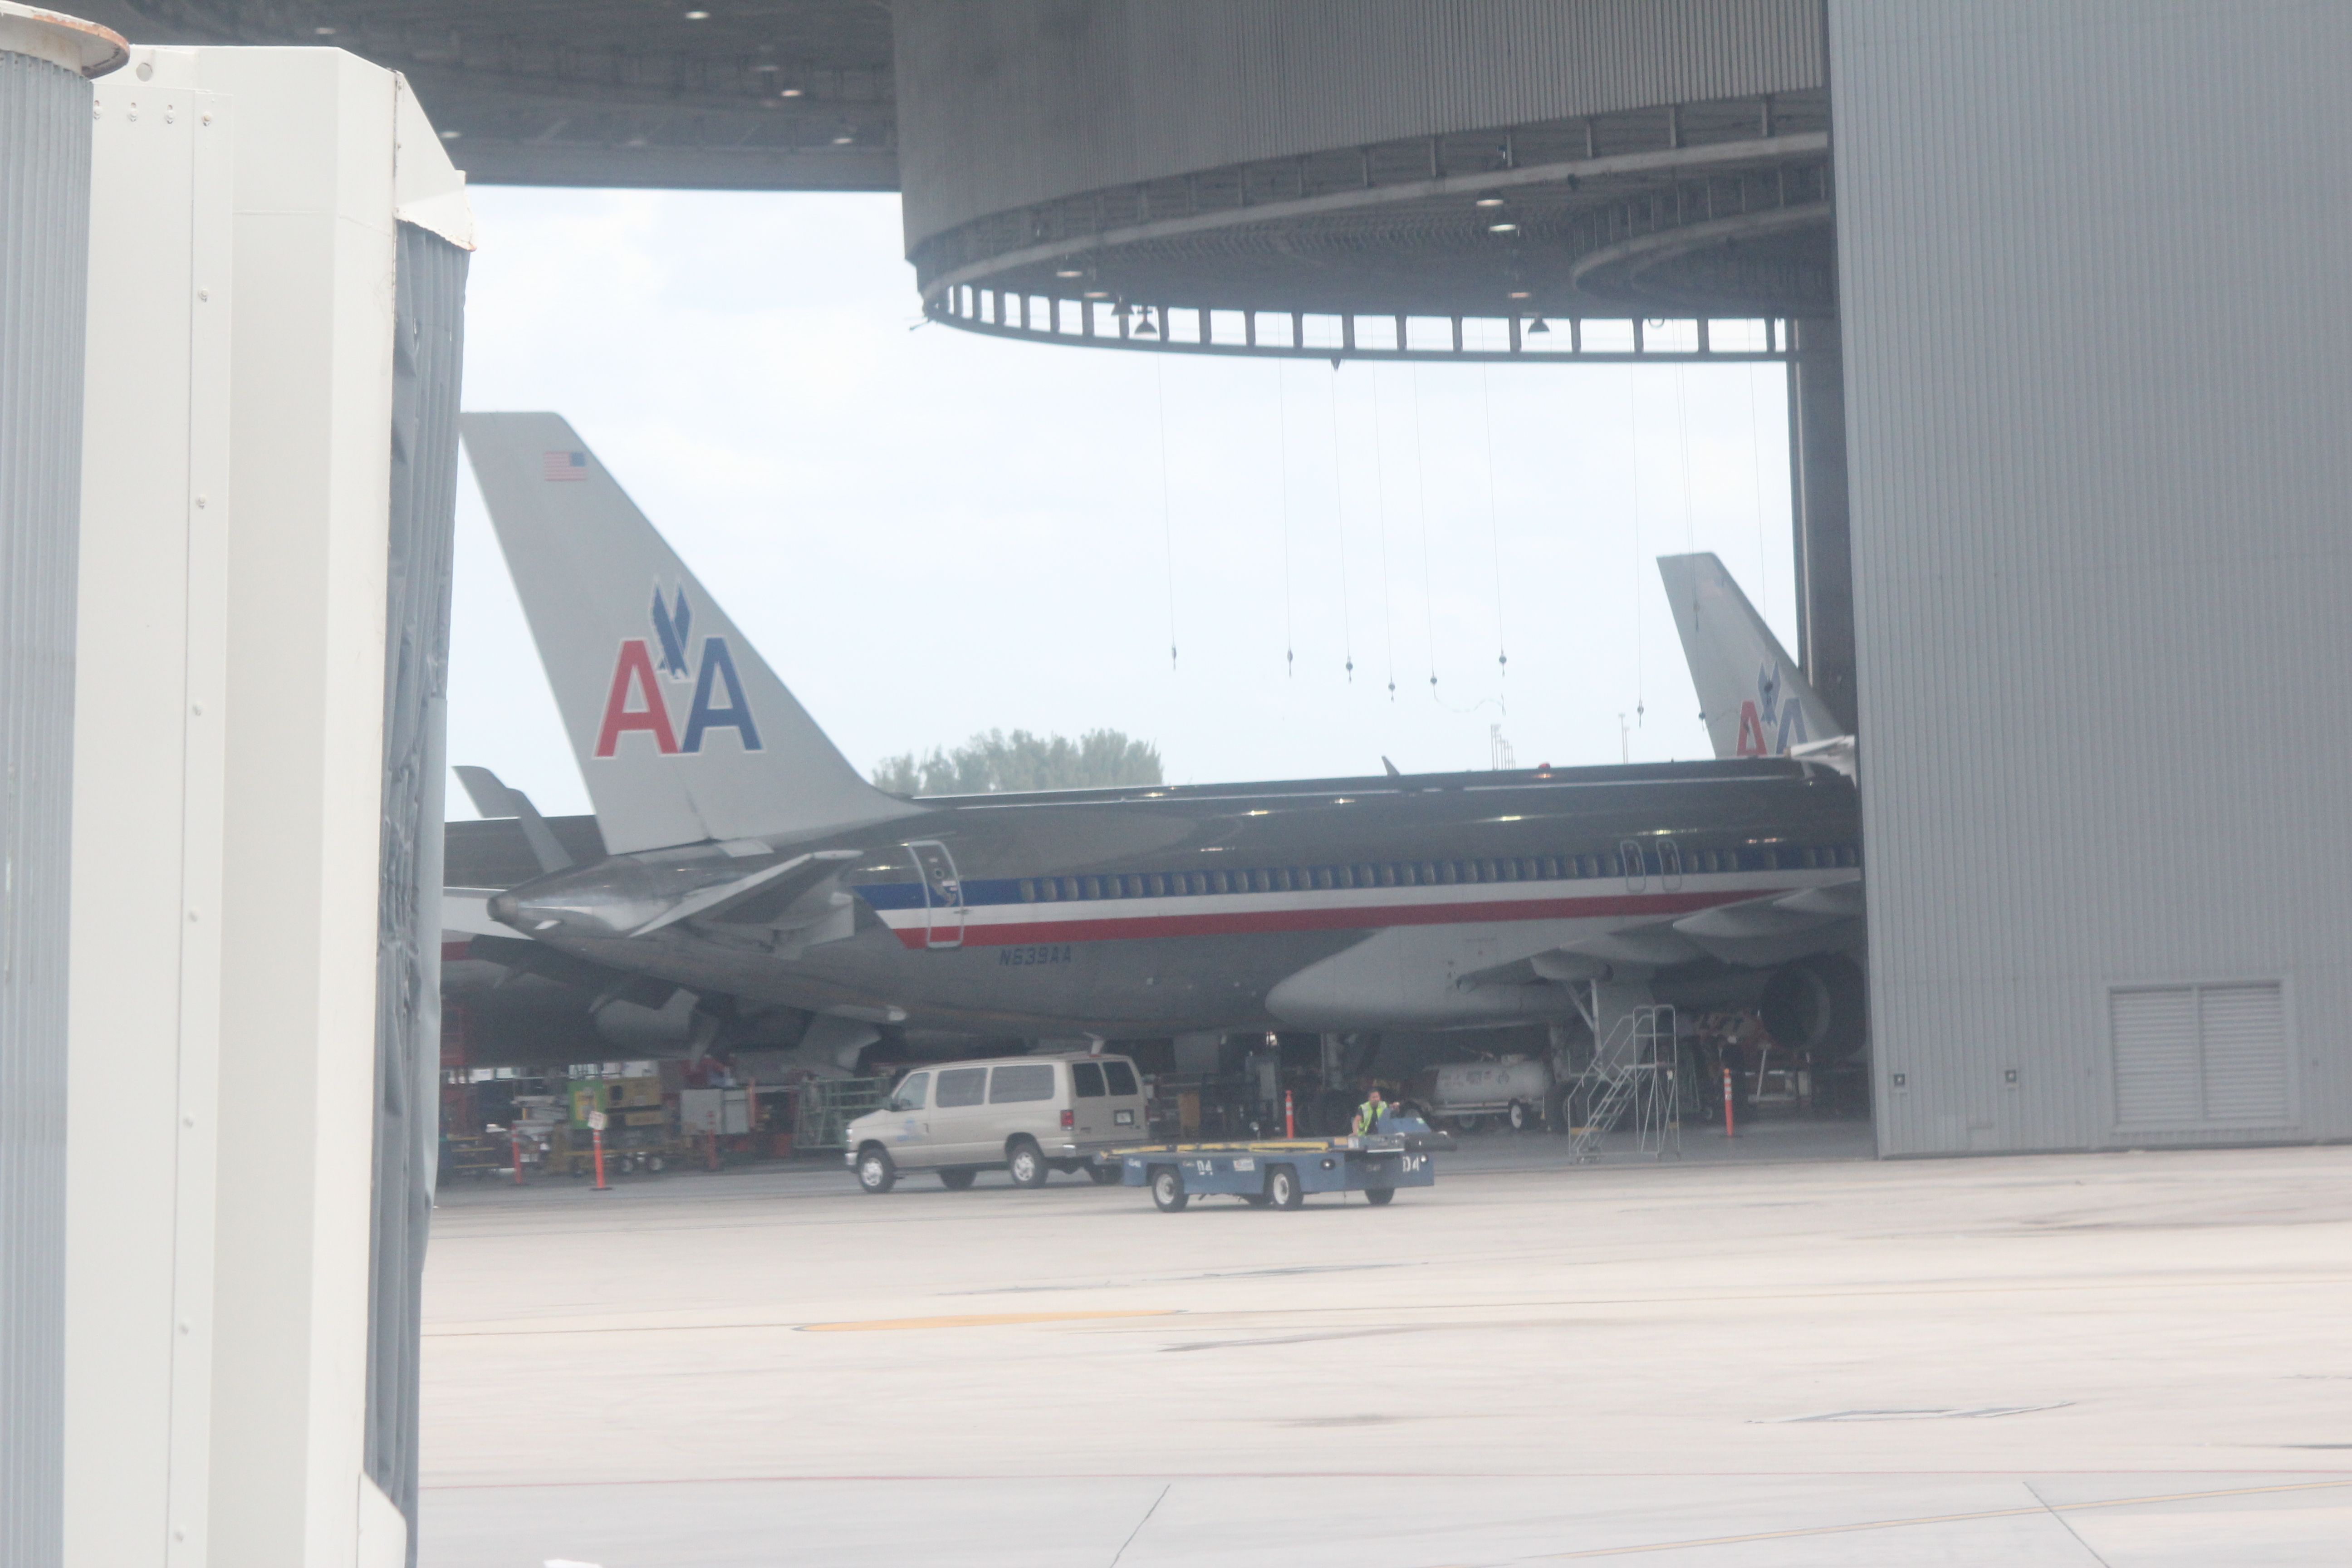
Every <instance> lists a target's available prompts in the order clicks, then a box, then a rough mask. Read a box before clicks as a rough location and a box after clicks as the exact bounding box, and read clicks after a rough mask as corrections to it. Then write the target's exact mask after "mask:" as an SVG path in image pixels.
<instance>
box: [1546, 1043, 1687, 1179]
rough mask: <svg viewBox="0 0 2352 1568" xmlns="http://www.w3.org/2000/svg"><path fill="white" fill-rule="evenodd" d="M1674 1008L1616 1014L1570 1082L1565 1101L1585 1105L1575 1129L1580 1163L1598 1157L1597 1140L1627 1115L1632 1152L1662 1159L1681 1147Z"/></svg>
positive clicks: (1680, 1105) (1680, 1150) (1681, 1123)
mask: <svg viewBox="0 0 2352 1568" xmlns="http://www.w3.org/2000/svg"><path fill="white" fill-rule="evenodd" d="M1579 1098H1581V1099H1582V1100H1583V1101H1584V1103H1585V1105H1586V1107H1587V1109H1586V1110H1585V1113H1584V1121H1583V1125H1581V1126H1580V1127H1578V1128H1577V1129H1576V1138H1575V1144H1574V1152H1575V1155H1576V1158H1577V1160H1578V1162H1579V1163H1583V1162H1586V1161H1591V1160H1595V1159H1598V1158H1599V1157H1600V1148H1601V1140H1602V1139H1604V1138H1606V1137H1608V1136H1609V1134H1610V1133H1612V1132H1613V1131H1616V1130H1617V1127H1618V1125H1619V1124H1620V1123H1621V1122H1623V1121H1626V1120H1627V1119H1628V1118H1629V1117H1630V1118H1631V1119H1632V1121H1633V1131H1634V1141H1633V1148H1634V1152H1636V1153H1643V1154H1647V1155H1649V1156H1650V1157H1651V1158H1653V1159H1663V1158H1664V1157H1665V1155H1666V1154H1667V1153H1668V1152H1673V1153H1675V1154H1677V1155H1679V1154H1680V1153H1681V1152H1682V1150H1683V1119H1682V1102H1681V1096H1680V1094H1679V1092H1678V1086H1677V1084H1676V1083H1675V1010H1674V1008H1673V1007H1672V1006H1668V1005H1659V1006H1655V1007H1636V1008H1634V1009H1633V1011H1632V1012H1630V1013H1628V1014H1626V1015H1625V1016H1623V1017H1622V1018H1620V1019H1618V1020H1617V1024H1616V1026H1615V1027H1613V1028H1612V1029H1611V1030H1610V1031H1609V1037H1608V1038H1607V1039H1606V1040H1604V1041H1602V1042H1601V1046H1600V1047H1599V1048H1598V1049H1596V1050H1595V1051H1594V1052H1593V1053H1592V1065H1591V1066H1590V1067H1588V1068H1585V1069H1584V1070H1583V1071H1582V1072H1581V1073H1579V1074H1578V1075H1577V1076H1576V1079H1574V1080H1573V1081H1572V1082H1571V1083H1570V1085H1569V1093H1568V1104H1570V1106H1573V1105H1574V1104H1575V1103H1576V1102H1577V1100H1579Z"/></svg>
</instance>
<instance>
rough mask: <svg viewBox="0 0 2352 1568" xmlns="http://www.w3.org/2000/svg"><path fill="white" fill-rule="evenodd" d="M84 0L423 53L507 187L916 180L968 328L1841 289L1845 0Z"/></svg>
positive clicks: (1227, 346) (1028, 330)
mask: <svg viewBox="0 0 2352 1568" xmlns="http://www.w3.org/2000/svg"><path fill="white" fill-rule="evenodd" d="M79 8H80V9H82V10H83V11H84V12H86V13H87V14H89V16H91V17H92V19H94V20H97V21H100V22H104V23H106V24H107V25H109V26H113V27H116V28H117V29H118V30H120V31H121V32H122V33H124V34H125V35H126V36H127V37H131V39H132V40H133V41H134V42H138V43H170V42H205V43H244V44H278V45H286V44H332V45H335V46H338V47H344V48H349V49H351V50H352V51H354V52H356V53H358V54H360V55H362V56H364V57H366V58H369V59H372V60H373V61H375V62H377V63H379V64H381V65H384V66H388V67H391V68H394V69H397V70H400V71H402V72H404V74H406V76H407V77H408V78H409V79H410V81H411V82H412V83H413V84H414V85H415V89H416V91H417V95H418V97H419V99H420V100H421V101H422V102H423V104H424V106H425V110H426V112H427V113H428V114H429V115H431V117H432V119H433V121H434V123H435V124H436V126H438V127H439V128H440V129H441V131H442V132H443V134H444V135H445V136H446V137H447V138H448V139H449V142H450V151H451V153H452V155H453V157H454V158H455V160H456V162H457V163H458V164H459V165H460V166H461V167H463V168H464V169H465V170H466V171H467V176H468V178H469V179H471V180H472V181H474V182H475V183H476V184H546V185H594V186H656V187H677V188H694V187H699V188H728V189H742V190H901V189H902V190H903V191H904V194H905V208H906V223H907V250H908V258H909V259H910V260H912V261H913V262H914V263H915V266H916V270H917V276H918V279H919V287H920V289H921V290H922V297H923V308H924V310H925V311H926V313H927V314H929V316H930V317H932V318H933V319H934V320H937V321H942V322H944V323H946V324H949V325H951V326H955V327H959V328H963V329H965V330H970V331H982V332H990V333H995V334H999V335H1003V336H1011V337H1026V338H1030V339H1034V340H1039V341H1049V342H1081V343H1092V344H1096V345H1109V346H1118V347H1129V348H1142V347H1152V348H1160V349H1176V350H1181V351H1185V352H1196V353H1316V354H1318V355H1321V354H1328V353H1342V354H1365V355H1380V354H1400V355H1404V354H1410V355H1413V356H1415V357H1418V356H1419V355H1421V354H1424V353H1425V354H1432V355H1440V356H1443V355H1446V354H1462V353H1465V351H1466V352H1467V353H1470V354H1472V355H1481V356H1492V357H1516V356H1517V355H1519V354H1521V353H1532V352H1535V351H1537V350H1538V349H1540V350H1543V351H1546V352H1549V353H1559V352H1563V351H1565V352H1568V353H1583V354H1585V355H1586V356H1587V357H1619V356H1621V355H1622V356H1632V355H1641V356H1643V357H1654V356H1655V355H1657V354H1659V353H1673V354H1697V355H1702V356H1713V357H1728V356H1729V355H1731V354H1734V353H1738V354H1741V355H1743V356H1745V357H1757V356H1760V357H1775V358H1777V357H1782V356H1783V355H1785V354H1786V353H1788V352H1789V349H1790V342H1791V341H1792V332H1791V330H1790V328H1789V326H1788V325H1787V323H1788V322H1789V321H1791V320H1795V319H1801V318H1809V317H1811V318H1817V317H1826V316H1830V315H1833V314H1834V313H1835V300H1836V286H1835V272H1834V266H1835V259H1834V258H1835V245H1834V238H1833V230H1832V206H1831V192H1830V186H1831V175H1830V152H1829V123H1828V121H1829V116H1828V103H1827V89H1826V79H1825V75H1824V71H1823V66H1822V40H1821V36H1820V12H1819V7H1818V4H1817V0H1187V3H1186V4H1184V5H1167V4H1161V3H1157V0H988V4H986V5H974V4H971V3H970V0H896V3H895V4H889V5H885V4H882V3H879V0H658V3H648V0H83V4H82V5H80V7H79ZM902 90H903V91H904V92H905V94H906V98H905V101H904V102H903V103H902V101H901V99H900V94H901V91H902ZM1709 318H1717V319H1720V318H1738V319H1744V320H1751V321H1752V320H1755V319H1759V318H1761V319H1769V320H1771V321H1773V322H1774V324H1773V325H1772V326H1771V327H1769V329H1767V331H1765V333H1764V335H1763V338H1762V340H1761V341H1760V342H1758V341H1755V334H1754V333H1753V332H1750V333H1749V334H1748V338H1747V339H1743V340H1742V341H1741V342H1740V343H1738V344H1734V343H1733V342H1731V341H1730V338H1729V336H1728V334H1727V333H1723V332H1717V333H1716V334H1715V335H1714V336H1713V337H1710V336H1709V335H1708V333H1707V331H1706V328H1705V327H1704V326H1699V325H1696V323H1699V322H1704V321H1706V320H1708V319H1709ZM1409 319H1411V320H1409ZM1662 319H1674V320H1675V321H1680V322H1682V323H1685V326H1684V329H1683V330H1681V331H1676V332H1662V331H1655V330H1652V331H1644V327H1643V323H1644V322H1645V321H1648V322H1653V323H1654V322H1656V321H1660V320H1662ZM1588 321H1591V322H1593V323H1595V324H1594V326H1593V328H1592V329H1591V330H1588V328H1587V322H1588ZM1552 323H1559V329H1557V330H1556V329H1555V328H1554V326H1553V325H1552ZM1449 325H1450V331H1449Z"/></svg>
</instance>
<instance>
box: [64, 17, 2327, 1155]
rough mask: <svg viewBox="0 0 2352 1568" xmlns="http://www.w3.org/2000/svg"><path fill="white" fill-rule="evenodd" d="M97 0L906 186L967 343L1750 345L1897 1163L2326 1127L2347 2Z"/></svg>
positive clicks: (504, 140)
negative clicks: (1786, 473)
mask: <svg viewBox="0 0 2352 1568" xmlns="http://www.w3.org/2000/svg"><path fill="white" fill-rule="evenodd" d="M88 9H89V10H90V11H91V12H92V13H93V14H94V15H95V16H96V18H97V19H98V20H100V21H104V22H107V23H109V24H110V25H113V26H118V27H120V28H121V29H122V30H123V31H125V32H126V33H128V34H129V35H131V37H134V38H137V39H146V40H154V41H164V40H165V39H167V38H186V39H190V40H200V41H206V42H247V43H265V42H267V43H284V42H296V41H299V42H306V43H311V42H331V43H334V44H337V45H340V46H342V47H348V48H352V49H353V50H356V51H358V52H360V53H362V54H364V55H366V56H368V57H369V58H373V59H374V60H376V61H377V62H378V63H381V64H384V65H389V66H392V67H394V68H398V69H400V70H402V71H404V73H406V74H407V75H408V77H409V78H410V79H411V80H412V81H413V82H414V83H415V87H416V89H417V91H418V93H419V95H420V98H421V100H423V101H424V103H425V107H426V108H427V110H429V111H430V112H431V114H432V116H433V118H434V121H435V122H436V125H438V126H439V127H441V128H442V130H443V132H444V134H445V136H446V137H448V138H449V145H450V149H451V151H452V153H453V155H454V156H455V158H456V161H457V163H460V164H462V165H464V166H466V167H467V169H468V170H469V172H470V175H471V178H472V179H473V180H474V181H475V182H476V183H498V182H509V183H529V184H596V185H610V184H635V185H673V186H706V187H730V188H761V189H803V190H805V189H877V190H878V189H891V188H897V189H899V190H901V191H902V192H903V194H904V198H905V205H906V226H907V246H908V255H909V257H910V258H912V259H913V261H914V263H915V265H916V268H917V270H918V274H919V284H920V288H921V289H922V297H923V304H924V308H925V310H927V311H928V312H929V313H930V314H931V315H932V316H933V317H935V318H936V319H938V320H940V321H944V322H946V323H949V324H950V325H953V326H955V327H958V328H961V329H966V330H971V331H984V332H991V333H998V334H1003V335H1006V336H1014V337H1024V338H1028V339H1031V340H1034V341H1038V342H1057V343H1062V344H1068V345H1085V346H1091V347H1097V348H1100V347H1117V348H1121V349H1126V350H1130V351H1134V350H1145V351H1150V352H1160V353H1171V352H1175V353H1239V354H1249V353H1258V354H1298V355H1310V354H1311V355H1314V356H1318V357H1323V356H1330V355H1341V356H1347V355H1353V356H1356V357H1364V358H1374V357H1412V358H1423V357H1426V358H1432V359H1442V358H1448V357H1454V356H1463V357H1488V356H1491V357H1494V358H1508V359H1520V360H1530V359H1536V358H1544V359H1548V360H1554V359H1556V360H1559V361H1561V362H1563V363H1565V362H1569V361H1572V360H1575V359H1578V358H1584V359H1589V360H1596V361H1622V360H1628V359H1634V358H1637V357H1638V358H1643V359H1652V358H1654V359H1661V360H1669V359H1670V360H1679V361H1684V362H1696V361H1704V360H1706V359H1709V358H1718V359H1731V358H1747V359H1753V358H1771V359H1778V360H1785V361H1786V362H1787V363H1788V364H1789V367H1790V378H1791V387H1792V392H1793V394H1794V395H1792V397H1791V399H1790V408H1791V430H1790V439H1791V449H1792V456H1793V458H1794V461H1793V463H1792V472H1793V473H1794V475H1795V478H1796V485H1795V489H1796V505H1797V521H1798V527H1797V542H1798V551H1799V555H1800V561H1799V567H1800V580H1801V584H1802V585H1803V593H1802V601H1803V611H1802V616H1803V619H1802V630H1801V642H1802V647H1801V661H1802V662H1803V663H1804V664H1805V665H1806V667H1807V668H1808V672H1809V673H1810V674H1811V677H1812V678H1813V679H1814V681H1815V684H1816V685H1817V686H1819V687H1820V688H1821V689H1822V691H1823V692H1824V695H1825V696H1827V697H1828V699H1829V700H1831V702H1832V704H1833V705H1834V706H1836V707H1837V708H1839V709H1840V710H1841V711H1842V712H1843V713H1845V714H1848V715H1851V717H1852V718H1853V721H1854V723H1855V726H1856V729H1857V731H1858V732H1859V733H1860V735H1861V737H1862V741H1861V751H1862V769H1863V788H1864V809H1865V819H1866V824H1867V829H1868V835H1869V838H1868V845H1869V852H1870V858H1871V859H1870V868H1869V873H1868V883H1869V903H1870V917H1869V919H1870V939H1871V942H1870V945H1871V982H1872V1005H1873V1032H1874V1042H1875V1044H1874V1053H1875V1077H1876V1083H1875V1089H1876V1105H1877V1108H1878V1109H1877V1117H1878V1136H1879V1146H1880V1149H1881V1152H1884V1153H1885V1154H1889V1155H1911V1154H1937V1153H1951V1152H1993V1151H2018V1150H2049V1149H2096V1148H2115V1147H2140V1146H2148V1145H2155V1144H2161V1143H2170V1142H2190V1143H2216V1142H2241V1141H2248V1142H2260V1141H2284V1140H2300V1139H2324V1138H2334V1137H2342V1136H2346V1135H2347V1133H2352V1058H2347V1051H2346V1047H2345V1040H2344V1026H2343V1025H2342V1024H2341V1023H2340V1022H2339V1020H2341V1019H2343V1018H2345V1017H2346V1016H2352V976H2347V966H2346V963H2345V959H2344V947H2345V937H2346V935H2347V931H2352V910H2347V907H2346V900H2347V895H2346V894H2345V893H2344V892H2343V891H2341V890H2340V889H2338V887H2337V879H2336V878H2334V877H2333V876H2332V875H2331V874H2330V872H2329V870H2328V868H2329V867H2330V866H2332V865H2333V863H2334V857H2335V855H2336V852H2337V851H2338V849H2339V847H2340V845H2341V843H2342V838H2343V835H2342V829H2341V827H2340V826H2339V824H2338V820H2337V819H2338V816H2339V813H2338V812H2337V810H2336V803H2335V801H2334V800H2333V798H2332V796H2333V792H2332V790H2331V788H2330V784H2331V783H2332V781H2333V780H2335V779H2336V777H2338V776H2340V774H2341V773H2342V771H2343V770H2342V769H2341V767H2340V766H2338V765H2337V763H2331V762H2330V761H2329V759H2330V758H2338V760H2339V762H2340V760H2341V759H2340V757H2339V753H2340V752H2342V751H2343V749H2344V747H2345V744H2346V742H2345V740H2344V739H2343V737H2344V736H2345V735H2346V734H2347V732H2348V731H2352V710H2347V708H2352V698H2347V696H2346V694H2345V683H2344V682H2343V681H2342V680H2341V679H2338V678H2337V676H2336V672H2337V671H2338V670H2339V669H2340V668H2342V667H2343V666H2344V665H2345V664H2346V662H2347V659H2346V657H2345V656H2346V654H2347V651H2352V650H2347V646H2346V645H2347V632H2346V631H2345V629H2344V623H2343V618H2342V617H2341V616H2340V615H2338V614H2336V613H2335V607H2336V605H2338V604H2339V603H2341V602H2342V601H2343V599H2344V598H2345V596H2346V594H2345V590H2346V588H2347V570H2352V542H2347V535H2346V532H2345V531H2344V529H2343V528H2342V527H2341V526H2340V522H2339V516H2338V514H2339V513H2340V510H2341V506H2342V500H2341V498H2342V497H2343V496H2344V495H2346V494H2347V493H2352V483H2347V479H2352V476H2347V474H2346V473H2345V472H2344V471H2343V470H2344V468H2345V467H2346V465H2347V462H2352V458H2347V455H2346V448H2345V445H2344V443H2342V442H2341V441H2340V440H2336V439H2333V438H2332V434H2333V433H2332V432H2331V431H2330V430H2329V429H2327V428H2326V418H2327V416H2328V411H2330V410H2332V409H2335V408H2337V407H2341V406H2343V405H2344V404H2345V401H2346V399H2345V393H2346V391H2347V387H2346V386H2345V385H2344V382H2345V380H2346V378H2347V376H2352V370H2347V364H2352V359H2347V355H2346V354H2345V353H2342V352H2341V350H2340V346H2339V345H2338V343H2337V340H2338V339H2339V338H2341V337H2343V336H2345V335H2346V333H2347V326H2346V325H2345V324H2344V323H2343V322H2342V321H2339V320H2338V319H2337V317H2338V316H2339V315H2340V312H2336V311H2332V310H2329V309H2328V308H2327V307H2326V300H2328V299H2330V298H2332V292H2331V290H2330V289H2329V287H2328V285H2329V283H2330V281H2331V280H2332V275H2333V273H2334V272H2336V271H2340V266H2339V265H2338V263H2339V262H2340V258H2342V257H2343V255H2344V254H2345V250H2346V247H2347V222H2352V220H2347V217H2346V216H2345V214H2346V213H2347V211H2352V205H2347V202H2346V201H2345V200H2344V199H2343V197H2344V195H2346V193H2345V192H2344V191H2343V189H2342V187H2343V186H2344V184H2346V182H2347V179H2352V176H2347V174H2346V173H2345V171H2344V170H2343V168H2342V167H2341V166H2340V164H2341V161H2340V160H2336V159H2332V158H2330V157H2328V156H2327V155H2326V149H2327V148H2328V147H2329V145H2330V142H2329V140H2328V138H2327V137H2326V135H2325V134H2324V131H2325V128H2326V121H2325V119H2324V110H2323V109H2322V107H2321V106H2322V105H2323V104H2324V103H2325V102H2326V93H2327V88H2328V85H2329V84H2328V83H2327V81H2326V79H2324V77H2323V76H2322V74H2321V73H2322V71H2323V65H2322V63H2321V62H2324V61H2327V60H2331V59H2338V58H2344V55H2345V50H2346V47H2347V44H2352V16H2347V15H2346V14H2345V13H2343V12H2341V11H2338V10H2336V9H2334V8H2329V7H2301V6H2288V5H2244V4H2223V3H2221V0H2184V3H2183V4H2180V5H2171V6H2168V7H2165V8H2163V9H2162V11H2161V12H2160V13H2158V12H2155V11H2151V10H2147V9H2146V8H2141V7H2134V6H2128V5H2113V4H2100V3H2096V0H1985V3H1984V4H1980V5H1972V6H1970V7H1969V8H1967V10H1966V11H1965V13H1956V12H1955V11H1954V10H1953V9H1952V8H1950V7H1947V6H1942V5H1934V4H1929V3H1927V0H1917V3H1892V4H1890V3H1887V0H1869V3H1860V0H1829V3H1828V4H1827V5H1822V4H1820V3H1818V0H1551V3H1538V0H1202V3H1197V4H1188V5H1164V4H1150V3H1147V0H992V4H990V5H985V6H979V5H963V4H957V3H955V0H903V3H901V4H898V5H893V6H889V7H887V8H886V7H883V6H879V5H860V4H848V3H843V0H785V3H770V4H763V5H735V6H729V5H716V4H714V5H710V6H709V8H708V9H707V10H705V9H703V8H701V7H695V8H687V7H685V6H679V7H677V8H675V9H668V8H661V9H655V8H648V7H645V6H641V5H622V4H617V3H607V0H579V3H577V4H571V5H562V6H550V5H531V4H526V3H523V0H475V3H472V4H467V5H457V4H450V3H436V4H422V5H420V4H415V3H406V4H394V3H392V0H357V3H352V4H338V5H331V6H330V5H323V4H318V3H315V0H289V3H287V4H282V5H275V6H272V7H269V8H268V10H267V11H266V12H263V11H260V10H257V8H254V7H248V6H242V5H228V4H226V3H225V0H110V3H108V4H103V5H91V6H89V7H88ZM1757 321H1762V322H1763V323H1764V325H1763V326H1762V327H1760V328H1758V327H1755V326H1753V325H1751V323H1754V322H1757ZM1538 326H1540V328H1541V329H1542V330H1541V331H1538ZM1849 494H1850V495H1851V504H1850V505H1849ZM1849 514H1850V516H1851V522H1849Z"/></svg>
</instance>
